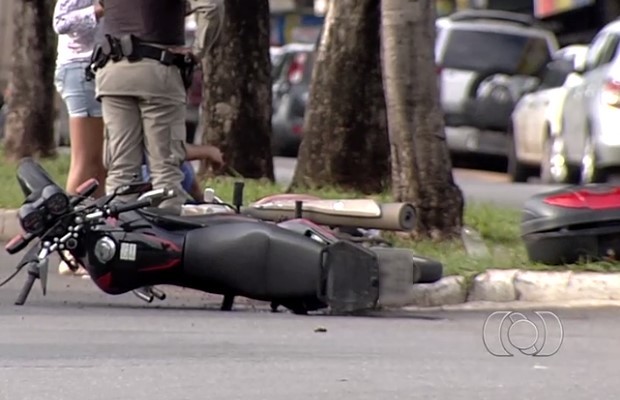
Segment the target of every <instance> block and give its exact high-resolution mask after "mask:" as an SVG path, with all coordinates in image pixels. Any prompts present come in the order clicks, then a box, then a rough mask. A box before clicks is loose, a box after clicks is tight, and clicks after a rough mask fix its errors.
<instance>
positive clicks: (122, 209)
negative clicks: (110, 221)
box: [85, 199, 153, 221]
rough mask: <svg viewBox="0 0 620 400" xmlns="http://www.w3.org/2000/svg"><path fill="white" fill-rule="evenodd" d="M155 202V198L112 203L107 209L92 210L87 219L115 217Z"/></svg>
mask: <svg viewBox="0 0 620 400" xmlns="http://www.w3.org/2000/svg"><path fill="white" fill-rule="evenodd" d="M152 204H153V199H144V200H138V201H135V202H131V203H127V204H112V205H111V206H109V207H108V208H107V209H104V210H98V211H94V212H91V213H89V214H87V215H86V217H85V219H86V220H87V221H93V220H96V219H99V218H105V217H115V216H117V215H119V214H122V213H126V212H128V211H133V210H137V209H140V208H144V207H149V206H151V205H152Z"/></svg>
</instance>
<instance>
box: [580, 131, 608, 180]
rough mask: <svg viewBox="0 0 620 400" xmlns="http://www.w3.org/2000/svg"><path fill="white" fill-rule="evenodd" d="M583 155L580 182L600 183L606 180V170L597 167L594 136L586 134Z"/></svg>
mask: <svg viewBox="0 0 620 400" xmlns="http://www.w3.org/2000/svg"><path fill="white" fill-rule="evenodd" d="M583 147H584V149H583V156H582V157H581V173H580V179H579V181H580V183H581V184H582V185H586V184H588V183H600V182H604V181H605V174H604V171H603V170H601V169H600V168H597V167H596V148H595V147H594V142H593V140H592V136H591V135H588V136H586V141H585V143H584V146H583Z"/></svg>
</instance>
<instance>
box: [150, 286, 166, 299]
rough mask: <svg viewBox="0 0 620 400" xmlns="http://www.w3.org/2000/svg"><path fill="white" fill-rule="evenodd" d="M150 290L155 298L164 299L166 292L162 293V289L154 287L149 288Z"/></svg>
mask: <svg viewBox="0 0 620 400" xmlns="http://www.w3.org/2000/svg"><path fill="white" fill-rule="evenodd" d="M150 290H151V294H152V295H153V296H155V298H156V299H157V300H161V301H163V300H166V293H164V292H163V291H162V290H159V289H157V288H154V287H152V288H150Z"/></svg>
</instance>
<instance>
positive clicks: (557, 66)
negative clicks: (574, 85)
mask: <svg viewBox="0 0 620 400" xmlns="http://www.w3.org/2000/svg"><path fill="white" fill-rule="evenodd" d="M572 71H573V62H572V61H571V60H565V59H561V60H555V61H552V62H550V63H549V64H547V67H545V70H544V72H543V76H542V79H541V82H540V87H539V89H540V90H544V89H552V88H557V87H560V86H562V85H564V82H566V78H568V75H570V74H571V73H572Z"/></svg>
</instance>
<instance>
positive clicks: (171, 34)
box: [103, 0, 186, 47]
mask: <svg viewBox="0 0 620 400" xmlns="http://www.w3.org/2000/svg"><path fill="white" fill-rule="evenodd" d="M103 6H104V8H105V18H104V20H103V33H104V34H109V35H111V36H113V37H117V38H118V37H121V36H123V35H128V34H133V35H134V36H136V37H137V38H138V39H140V40H142V41H144V42H148V43H157V44H161V45H166V46H175V47H176V46H184V45H185V11H186V3H185V0H105V2H104V3H103Z"/></svg>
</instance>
